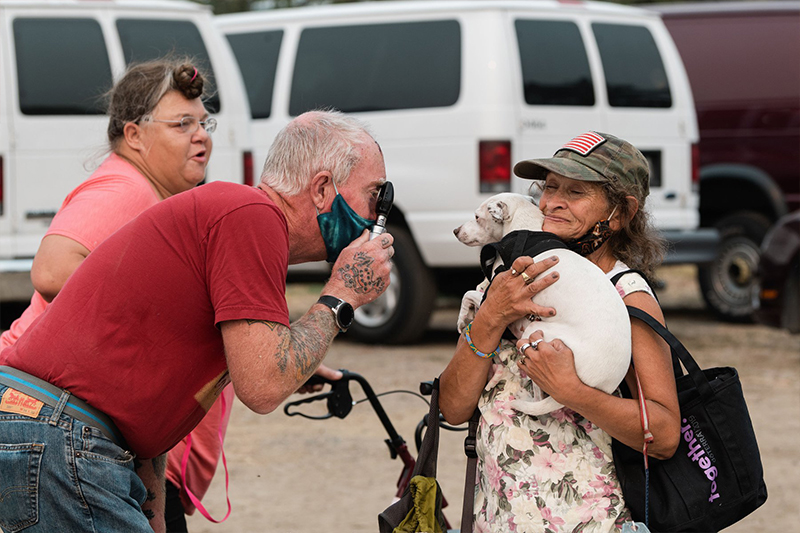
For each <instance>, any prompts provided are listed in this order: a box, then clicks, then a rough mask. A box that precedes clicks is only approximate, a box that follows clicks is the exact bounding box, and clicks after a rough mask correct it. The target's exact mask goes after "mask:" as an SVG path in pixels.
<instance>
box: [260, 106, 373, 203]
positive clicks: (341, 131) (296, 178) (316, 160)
mask: <svg viewBox="0 0 800 533" xmlns="http://www.w3.org/2000/svg"><path fill="white" fill-rule="evenodd" d="M369 142H375V139H374V137H373V135H372V134H371V133H370V132H369V130H368V129H367V126H366V125H365V124H363V123H362V122H360V121H358V120H356V119H354V118H352V117H348V116H346V115H344V114H343V113H341V112H339V111H332V110H331V111H328V110H325V111H309V112H307V113H303V114H302V115H300V116H298V117H296V118H295V119H294V120H292V121H291V122H290V123H289V124H288V125H286V127H285V128H283V130H281V132H280V133H278V136H277V137H275V141H274V142H273V143H272V146H271V147H270V149H269V154H268V155H267V160H266V162H265V163H264V170H263V172H262V173H261V183H263V184H264V185H267V186H269V187H270V188H271V189H273V190H274V191H275V192H278V193H280V194H284V195H286V196H294V195H296V194H299V193H300V192H302V191H303V190H305V189H306V188H307V187H308V185H309V184H310V183H311V178H313V177H314V176H315V175H316V174H318V173H319V172H322V171H328V172H330V173H331V174H332V175H333V182H334V183H335V184H336V185H337V186H340V185H344V184H345V183H346V182H347V179H348V178H349V177H350V173H351V172H352V171H353V168H355V166H356V165H357V164H358V162H359V161H360V153H359V150H358V148H359V147H360V146H361V145H363V144H365V143H369Z"/></svg>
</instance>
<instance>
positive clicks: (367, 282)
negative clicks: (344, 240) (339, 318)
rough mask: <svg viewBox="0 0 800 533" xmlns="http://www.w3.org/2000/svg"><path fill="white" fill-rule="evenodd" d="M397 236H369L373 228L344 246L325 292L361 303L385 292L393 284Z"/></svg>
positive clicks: (357, 305)
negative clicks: (371, 237) (373, 237)
mask: <svg viewBox="0 0 800 533" xmlns="http://www.w3.org/2000/svg"><path fill="white" fill-rule="evenodd" d="M393 242H394V237H392V236H391V234H389V233H381V234H380V235H379V236H378V237H377V238H375V239H373V240H369V230H364V233H362V234H361V236H360V237H359V238H358V239H356V240H354V241H353V242H352V243H350V245H349V246H348V247H347V248H345V249H344V250H342V253H341V254H339V258H338V259H337V260H336V263H334V265H333V269H332V272H331V279H330V281H328V283H327V285H325V290H324V294H331V295H333V296H336V297H338V298H341V299H342V300H344V301H346V302H348V303H349V304H350V305H352V306H353V307H359V306H361V305H364V304H366V303H369V302H371V301H373V300H374V299H375V298H377V297H378V296H380V295H381V294H383V291H385V290H386V287H388V286H389V272H390V271H391V269H392V261H391V259H392V256H393V255H394V247H392V243H393Z"/></svg>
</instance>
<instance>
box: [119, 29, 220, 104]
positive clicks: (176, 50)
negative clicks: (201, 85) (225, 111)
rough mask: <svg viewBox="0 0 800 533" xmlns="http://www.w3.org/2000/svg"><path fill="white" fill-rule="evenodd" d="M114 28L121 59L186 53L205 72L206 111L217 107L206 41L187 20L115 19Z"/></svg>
mask: <svg viewBox="0 0 800 533" xmlns="http://www.w3.org/2000/svg"><path fill="white" fill-rule="evenodd" d="M117 31H118V32H119V39H120V42H121V43H122V51H123V53H124V54H125V62H126V63H127V64H128V65H130V64H131V63H134V62H140V61H149V60H151V59H157V58H159V57H162V56H165V55H167V54H178V55H187V56H189V57H191V58H193V59H194V60H196V61H197V66H199V67H202V68H203V70H204V71H205V72H206V73H207V74H208V83H206V87H205V93H206V94H207V95H208V96H207V99H206V101H205V104H206V108H207V109H208V111H209V113H218V112H219V110H220V102H219V94H217V90H216V83H215V81H214V71H213V70H212V68H211V61H210V60H209V58H208V51H207V50H206V45H205V44H204V43H203V38H202V37H201V36H200V32H199V31H198V29H197V26H195V25H194V23H193V22H191V21H188V20H162V19H159V20H152V19H119V20H117Z"/></svg>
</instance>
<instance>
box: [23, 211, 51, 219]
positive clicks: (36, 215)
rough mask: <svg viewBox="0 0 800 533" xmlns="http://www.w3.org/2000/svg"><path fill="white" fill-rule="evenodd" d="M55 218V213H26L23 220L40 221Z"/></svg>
mask: <svg viewBox="0 0 800 533" xmlns="http://www.w3.org/2000/svg"><path fill="white" fill-rule="evenodd" d="M54 216H56V212H55V211H27V212H26V213H25V218H26V219H27V220H40V219H43V218H53V217H54Z"/></svg>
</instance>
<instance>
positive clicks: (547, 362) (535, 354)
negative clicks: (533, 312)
mask: <svg viewBox="0 0 800 533" xmlns="http://www.w3.org/2000/svg"><path fill="white" fill-rule="evenodd" d="M540 339H541V340H540ZM543 339H544V334H543V333H542V330H536V331H534V332H533V333H532V334H531V336H530V337H529V338H522V339H519V340H518V341H517V349H520V348H521V347H522V346H523V345H524V344H526V343H530V344H536V348H533V347H529V348H526V349H525V352H524V353H523V354H522V355H523V356H524V357H523V358H522V359H521V360H520V361H519V362H518V363H517V366H519V369H520V370H521V371H523V372H525V374H526V375H527V376H528V377H529V378H531V380H533V382H534V383H536V384H537V385H538V386H539V388H541V389H542V390H543V391H544V392H546V393H547V394H549V395H550V396H552V397H553V398H554V399H555V400H556V401H557V402H559V403H561V404H563V405H568V403H565V402H564V401H563V400H564V399H565V398H568V397H569V395H570V394H573V393H575V391H577V390H580V386H581V380H580V378H578V374H577V372H576V371H575V358H574V355H573V353H572V350H570V349H569V347H568V346H567V345H566V344H564V343H563V342H562V341H561V339H553V340H551V341H545V340H543ZM537 341H539V342H537Z"/></svg>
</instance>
